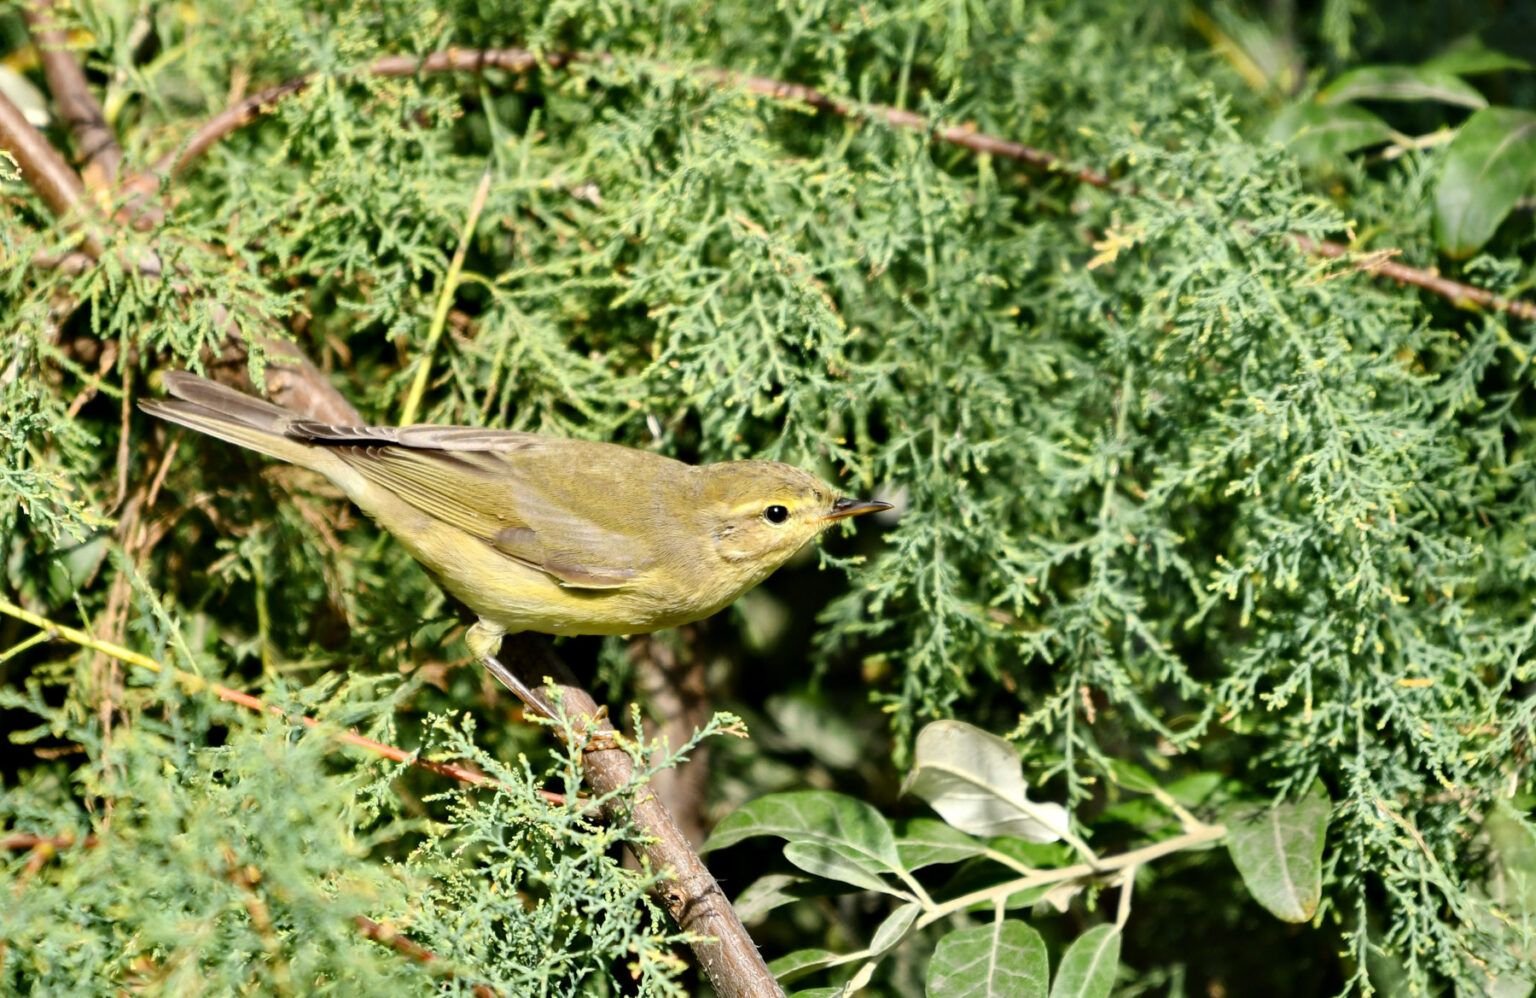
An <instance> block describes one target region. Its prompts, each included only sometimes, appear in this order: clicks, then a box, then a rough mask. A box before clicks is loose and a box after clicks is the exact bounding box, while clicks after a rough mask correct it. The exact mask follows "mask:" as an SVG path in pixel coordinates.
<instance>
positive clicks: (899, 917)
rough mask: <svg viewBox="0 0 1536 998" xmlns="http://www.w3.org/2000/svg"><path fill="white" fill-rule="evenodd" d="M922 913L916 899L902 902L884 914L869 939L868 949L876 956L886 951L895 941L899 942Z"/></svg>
mask: <svg viewBox="0 0 1536 998" xmlns="http://www.w3.org/2000/svg"><path fill="white" fill-rule="evenodd" d="M922 913H923V906H922V905H921V904H919V903H917V902H916V901H914V902H912V903H911V904H904V905H902V906H901V907H900V908H897V909H896V910H895V911H893V912H891V913H890V914H889V915H887V916H886V918H885V921H883V922H881V923H880V927H879V928H877V929H875V934H874V936H873V937H872V938H871V939H870V941H869V951H870V952H871V953H873V954H875V955H876V956H878V955H880V954H881V953H884V952H886V951H887V950H889V949H890V948H891V947H893V946H895V945H896V944H897V943H899V942H901V939H902V937H903V936H905V935H906V934H907V930H909V929H911V928H912V923H914V922H916V921H917V917H918V916H919V915H921V914H922Z"/></svg>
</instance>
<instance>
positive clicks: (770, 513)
mask: <svg viewBox="0 0 1536 998" xmlns="http://www.w3.org/2000/svg"><path fill="white" fill-rule="evenodd" d="M763 519H765V520H767V521H768V522H769V523H783V522H784V521H785V520H787V519H789V510H787V509H785V508H784V507H783V506H777V505H775V506H769V507H768V508H767V509H765V510H763Z"/></svg>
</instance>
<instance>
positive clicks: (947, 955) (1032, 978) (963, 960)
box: [927, 919, 1050, 998]
mask: <svg viewBox="0 0 1536 998" xmlns="http://www.w3.org/2000/svg"><path fill="white" fill-rule="evenodd" d="M1049 980H1050V972H1049V965H1048V961H1047V958H1046V955H1045V940H1043V939H1041V938H1040V933H1038V932H1036V931H1035V930H1034V929H1032V928H1030V927H1029V926H1028V925H1025V924H1024V923H1023V922H1019V921H1014V920H1011V919H999V920H997V921H994V922H992V923H990V924H988V925H977V926H974V927H972V928H968V929H957V930H955V931H954V932H951V933H950V934H949V935H947V936H945V937H944V938H943V939H940V940H939V945H938V947H937V948H936V949H935V950H934V951H933V960H932V961H931V962H930V963H929V964H928V982H927V987H928V994H929V996H930V998H1045V994H1046V990H1045V988H1046V983H1047V982H1048V981H1049Z"/></svg>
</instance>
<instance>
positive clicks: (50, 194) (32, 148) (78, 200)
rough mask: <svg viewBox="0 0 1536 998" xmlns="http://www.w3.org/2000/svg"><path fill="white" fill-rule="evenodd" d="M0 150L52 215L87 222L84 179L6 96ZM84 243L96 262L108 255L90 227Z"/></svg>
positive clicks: (0, 104)
mask: <svg viewBox="0 0 1536 998" xmlns="http://www.w3.org/2000/svg"><path fill="white" fill-rule="evenodd" d="M0 150H4V151H5V152H8V153H10V154H11V156H12V157H14V158H15V160H16V164H17V165H18V166H20V167H21V179H22V180H24V181H26V182H27V186H29V187H31V188H32V190H34V191H36V192H37V196H38V197H40V198H42V199H43V203H44V204H46V205H47V206H48V210H49V211H51V212H53V213H54V214H55V215H56V216H58V217H59V218H60V219H62V220H63V221H64V223H65V224H66V225H68V226H70V227H78V226H79V225H80V224H81V223H82V222H85V221H86V218H85V215H86V213H87V209H85V208H84V207H83V206H82V201H83V198H82V197H81V195H82V194H83V193H84V190H85V188H84V185H83V184H81V182H80V175H79V174H77V173H75V171H74V170H72V169H70V166H69V164H68V163H66V162H64V157H62V156H60V155H59V154H58V151H57V150H55V149H54V148H53V146H51V145H49V144H48V140H47V139H46V138H44V137H43V133H42V132H39V131H38V130H37V128H36V126H34V125H33V124H32V123H31V122H30V121H28V120H27V117H26V115H24V114H22V113H21V109H20V108H18V107H17V106H16V105H15V104H14V103H12V102H11V99H10V98H9V97H7V96H5V94H3V93H0ZM81 241H82V244H83V246H84V249H85V251H86V252H87V253H89V254H90V255H91V256H92V257H93V258H95V259H100V258H101V256H102V254H103V253H105V252H106V248H105V247H104V246H103V245H102V242H101V239H100V237H99V236H97V234H96V233H95V232H93V231H91V229H90V228H89V227H87V228H86V229H85V231H84V232H83V233H82V234H81Z"/></svg>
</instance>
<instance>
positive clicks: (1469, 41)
mask: <svg viewBox="0 0 1536 998" xmlns="http://www.w3.org/2000/svg"><path fill="white" fill-rule="evenodd" d="M1420 65H1421V66H1423V67H1424V68H1425V69H1434V70H1438V71H1439V72H1442V73H1454V74H1456V75H1457V76H1477V75H1479V74H1481V73H1497V72H1500V71H1502V70H1506V69H1530V68H1531V64H1530V63H1528V62H1526V61H1525V60H1524V59H1520V58H1516V57H1515V56H1512V55H1508V54H1506V53H1504V52H1499V51H1497V50H1495V49H1491V48H1488V47H1487V46H1486V45H1484V44H1483V43H1482V40H1481V39H1479V38H1478V37H1477V36H1476V35H1473V36H1471V37H1470V38H1466V39H1463V40H1462V41H1460V42H1457V43H1456V44H1454V45H1452V46H1451V47H1450V48H1448V49H1446V50H1445V51H1444V52H1441V53H1440V54H1439V55H1437V56H1435V57H1434V58H1432V59H1427V60H1425V61H1424V62H1423V63H1420Z"/></svg>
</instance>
